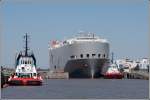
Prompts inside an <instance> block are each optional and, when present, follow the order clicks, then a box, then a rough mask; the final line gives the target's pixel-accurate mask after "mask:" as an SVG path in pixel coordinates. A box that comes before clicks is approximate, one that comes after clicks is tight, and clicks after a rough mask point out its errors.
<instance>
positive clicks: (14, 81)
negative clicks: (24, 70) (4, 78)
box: [8, 78, 42, 86]
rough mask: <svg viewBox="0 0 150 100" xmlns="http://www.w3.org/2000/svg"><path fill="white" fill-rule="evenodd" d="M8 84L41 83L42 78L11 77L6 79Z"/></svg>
mask: <svg viewBox="0 0 150 100" xmlns="http://www.w3.org/2000/svg"><path fill="white" fill-rule="evenodd" d="M8 84H9V85H33V86H35V85H36V86H37V85H42V80H39V79H33V78H24V79H23V78H12V79H11V80H10V81H8Z"/></svg>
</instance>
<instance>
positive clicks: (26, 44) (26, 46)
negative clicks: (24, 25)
mask: <svg viewBox="0 0 150 100" xmlns="http://www.w3.org/2000/svg"><path fill="white" fill-rule="evenodd" d="M24 38H25V56H28V50H29V48H28V34H27V33H26V34H25V36H24Z"/></svg>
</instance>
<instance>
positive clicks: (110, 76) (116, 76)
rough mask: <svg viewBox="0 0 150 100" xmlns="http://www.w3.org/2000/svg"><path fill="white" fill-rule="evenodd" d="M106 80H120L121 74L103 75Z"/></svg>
mask: <svg viewBox="0 0 150 100" xmlns="http://www.w3.org/2000/svg"><path fill="white" fill-rule="evenodd" d="M104 78H107V79H122V78H123V75H122V74H121V73H108V74H105V75H104Z"/></svg>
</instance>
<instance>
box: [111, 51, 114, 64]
mask: <svg viewBox="0 0 150 100" xmlns="http://www.w3.org/2000/svg"><path fill="white" fill-rule="evenodd" d="M111 57H112V58H111V63H112V64H113V63H114V53H113V52H112V53H111Z"/></svg>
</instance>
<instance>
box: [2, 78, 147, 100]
mask: <svg viewBox="0 0 150 100" xmlns="http://www.w3.org/2000/svg"><path fill="white" fill-rule="evenodd" d="M148 96H149V81H148V80H139V79H49V80H44V84H43V85H42V86H9V87H7V88H4V89H2V91H1V97H2V98H3V99H38V98H40V99H49V98H50V99H54V98H55V99H69V98H70V99H79V98H81V99H92V98H97V99H110V98H111V99H119V98H129V99H132V98H134V99H145V98H148Z"/></svg>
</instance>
